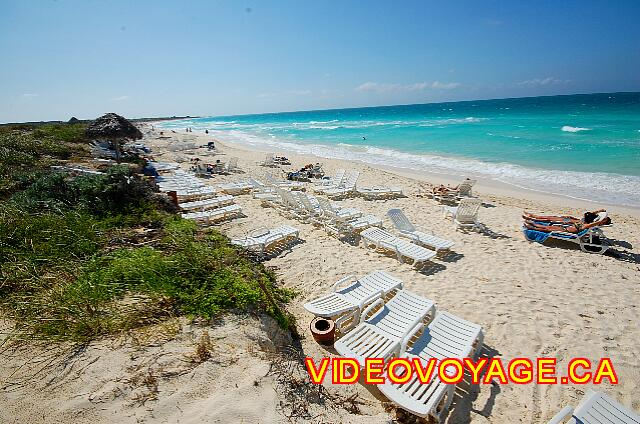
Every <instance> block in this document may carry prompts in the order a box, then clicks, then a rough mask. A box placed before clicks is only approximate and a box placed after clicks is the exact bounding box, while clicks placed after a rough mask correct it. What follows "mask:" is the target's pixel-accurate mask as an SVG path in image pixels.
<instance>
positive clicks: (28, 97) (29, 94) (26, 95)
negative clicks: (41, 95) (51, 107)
mask: <svg viewBox="0 0 640 424" xmlns="http://www.w3.org/2000/svg"><path fill="white" fill-rule="evenodd" d="M22 97H24V98H25V99H31V98H34V97H38V95H37V94H35V93H24V94H23V95H22Z"/></svg>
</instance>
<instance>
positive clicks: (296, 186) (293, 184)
mask: <svg viewBox="0 0 640 424" xmlns="http://www.w3.org/2000/svg"><path fill="white" fill-rule="evenodd" d="M264 177H265V179H266V180H267V182H268V183H269V184H271V185H272V186H275V187H280V188H288V189H289V190H304V188H305V187H304V183H302V182H300V181H283V180H278V179H276V178H274V176H273V175H270V174H265V176H264Z"/></svg>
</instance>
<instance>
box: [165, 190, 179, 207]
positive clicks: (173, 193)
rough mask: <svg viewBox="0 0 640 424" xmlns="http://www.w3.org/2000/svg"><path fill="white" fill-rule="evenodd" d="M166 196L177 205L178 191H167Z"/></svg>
mask: <svg viewBox="0 0 640 424" xmlns="http://www.w3.org/2000/svg"><path fill="white" fill-rule="evenodd" d="M167 196H169V199H171V203H173V204H174V205H176V206H178V193H177V192H176V191H173V190H172V191H168V192H167Z"/></svg>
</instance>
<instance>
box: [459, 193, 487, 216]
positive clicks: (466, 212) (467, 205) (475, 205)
mask: <svg viewBox="0 0 640 424" xmlns="http://www.w3.org/2000/svg"><path fill="white" fill-rule="evenodd" d="M481 204H482V201H481V200H480V199H474V198H468V199H462V200H461V201H460V203H459V204H458V210H457V212H456V218H457V219H458V220H459V221H462V220H467V219H469V220H471V219H473V218H475V217H476V216H478V210H479V209H480V205H481Z"/></svg>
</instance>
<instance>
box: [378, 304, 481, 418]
mask: <svg viewBox="0 0 640 424" xmlns="http://www.w3.org/2000/svg"><path fill="white" fill-rule="evenodd" d="M422 329H423V326H422V325H421V324H418V325H416V326H415V327H414V328H413V329H412V330H411V331H410V332H409V333H408V334H407V335H406V336H405V338H404V339H403V341H402V344H401V346H400V355H399V357H401V358H406V359H408V360H409V361H412V360H413V359H414V358H418V359H420V360H421V361H424V362H425V363H426V361H429V359H430V358H435V359H436V360H442V359H445V358H460V359H462V358H466V357H470V356H475V357H477V354H478V353H479V351H480V349H481V348H482V342H483V338H484V337H483V333H482V327H480V326H479V325H477V324H474V323H472V322H469V321H465V320H463V319H462V318H459V317H457V316H455V315H452V314H450V313H448V312H438V313H437V314H436V317H435V319H434V320H433V321H432V322H431V323H430V324H429V325H428V326H427V328H426V330H425V331H424V333H422V335H421V336H420V337H419V338H418V339H417V340H416V341H415V343H414V344H413V346H412V347H411V348H410V349H409V350H407V343H408V342H409V340H411V339H412V338H413V337H414V336H415V335H416V334H417V333H418V332H419V331H420V330H422ZM437 374H438V373H437V371H436V372H435V373H434V374H433V375H432V377H431V380H430V381H429V382H428V383H426V384H422V383H421V382H420V381H419V380H418V376H417V375H414V376H413V377H412V378H411V380H409V381H408V382H406V383H404V384H394V383H392V382H391V381H389V380H388V381H386V382H385V383H384V384H381V385H379V386H378V388H379V389H380V391H381V392H382V393H383V394H384V395H385V396H386V397H388V398H389V399H390V400H392V401H393V402H395V403H396V404H398V405H399V406H400V407H401V408H403V409H406V410H407V411H409V412H411V413H412V414H415V415H418V416H420V417H423V418H424V417H427V416H429V415H431V416H432V417H434V418H436V420H437V421H438V422H442V421H443V418H444V416H445V414H446V412H447V410H448V409H449V406H451V401H452V400H453V397H454V391H455V385H453V384H444V383H443V382H442V381H441V380H440V379H439V378H438V375H437Z"/></svg>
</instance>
